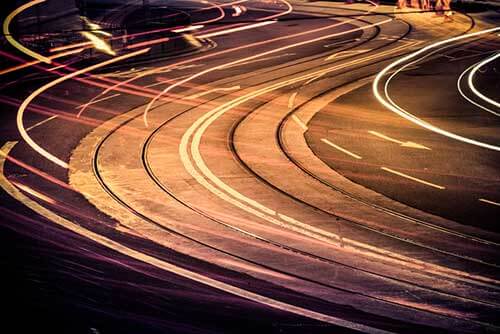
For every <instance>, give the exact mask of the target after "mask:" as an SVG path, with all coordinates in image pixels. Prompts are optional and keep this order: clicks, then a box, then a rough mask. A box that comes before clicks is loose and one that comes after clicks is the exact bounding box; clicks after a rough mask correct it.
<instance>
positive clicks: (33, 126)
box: [26, 115, 57, 131]
mask: <svg viewBox="0 0 500 334" xmlns="http://www.w3.org/2000/svg"><path fill="white" fill-rule="evenodd" d="M56 117H57V115H53V116H50V117H49V118H46V119H44V120H43V121H40V122H38V123H36V124H35V125H32V126H30V127H29V128H27V129H26V131H30V130H33V129H34V128H36V127H37V126H40V125H42V124H45V123H47V122H49V121H51V120H53V119H54V118H56Z"/></svg>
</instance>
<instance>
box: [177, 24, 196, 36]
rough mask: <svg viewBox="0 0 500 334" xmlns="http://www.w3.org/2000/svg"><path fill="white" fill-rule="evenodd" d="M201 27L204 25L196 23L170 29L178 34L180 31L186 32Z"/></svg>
mask: <svg viewBox="0 0 500 334" xmlns="http://www.w3.org/2000/svg"><path fill="white" fill-rule="evenodd" d="M203 27H204V25H202V24H197V25H194V26H187V27H184V28H179V29H174V30H172V32H175V33H178V34H179V33H181V32H188V31H193V30H198V29H201V28H203Z"/></svg>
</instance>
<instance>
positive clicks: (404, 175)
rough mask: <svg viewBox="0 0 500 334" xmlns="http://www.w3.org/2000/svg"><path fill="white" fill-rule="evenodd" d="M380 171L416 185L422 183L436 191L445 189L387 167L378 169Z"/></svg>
mask: <svg viewBox="0 0 500 334" xmlns="http://www.w3.org/2000/svg"><path fill="white" fill-rule="evenodd" d="M380 168H381V169H382V170H385V171H386V172H389V173H392V174H396V175H398V176H401V177H404V178H406V179H408V180H412V181H415V182H418V183H422V184H425V185H427V186H429V187H433V188H436V189H440V190H443V189H446V188H445V187H443V186H440V185H438V184H434V183H431V182H427V181H424V180H421V179H418V178H416V177H413V176H410V175H408V174H405V173H401V172H398V171H396V170H394V169H390V168H387V167H380Z"/></svg>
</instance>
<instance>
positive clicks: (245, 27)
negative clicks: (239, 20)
mask: <svg viewBox="0 0 500 334" xmlns="http://www.w3.org/2000/svg"><path fill="white" fill-rule="evenodd" d="M276 22H278V21H264V22H259V23H254V24H249V25H246V26H243V27H238V28H232V29H226V30H221V31H216V32H212V33H208V34H204V35H198V36H196V37H197V38H199V39H203V38H211V37H216V36H221V35H226V34H230V33H233V32H238V31H243V30H248V29H254V28H259V27H263V26H267V25H269V24H273V23H276Z"/></svg>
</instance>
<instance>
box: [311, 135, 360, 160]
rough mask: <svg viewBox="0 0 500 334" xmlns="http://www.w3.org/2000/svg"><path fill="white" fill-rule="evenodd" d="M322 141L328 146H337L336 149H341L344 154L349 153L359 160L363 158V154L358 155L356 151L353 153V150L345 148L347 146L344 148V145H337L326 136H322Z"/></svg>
mask: <svg viewBox="0 0 500 334" xmlns="http://www.w3.org/2000/svg"><path fill="white" fill-rule="evenodd" d="M321 141H322V142H323V143H325V144H327V145H328V146H331V147H333V148H335V149H337V150H339V151H340V152H342V153H344V154H347V155H349V156H351V157H353V158H354V159H358V160H360V159H362V158H361V156H359V155H357V154H355V153H352V152H351V151H349V150H347V149H345V148H343V147H341V146H339V145H336V144H334V143H332V142H331V141H329V140H328V139H326V138H321Z"/></svg>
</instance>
